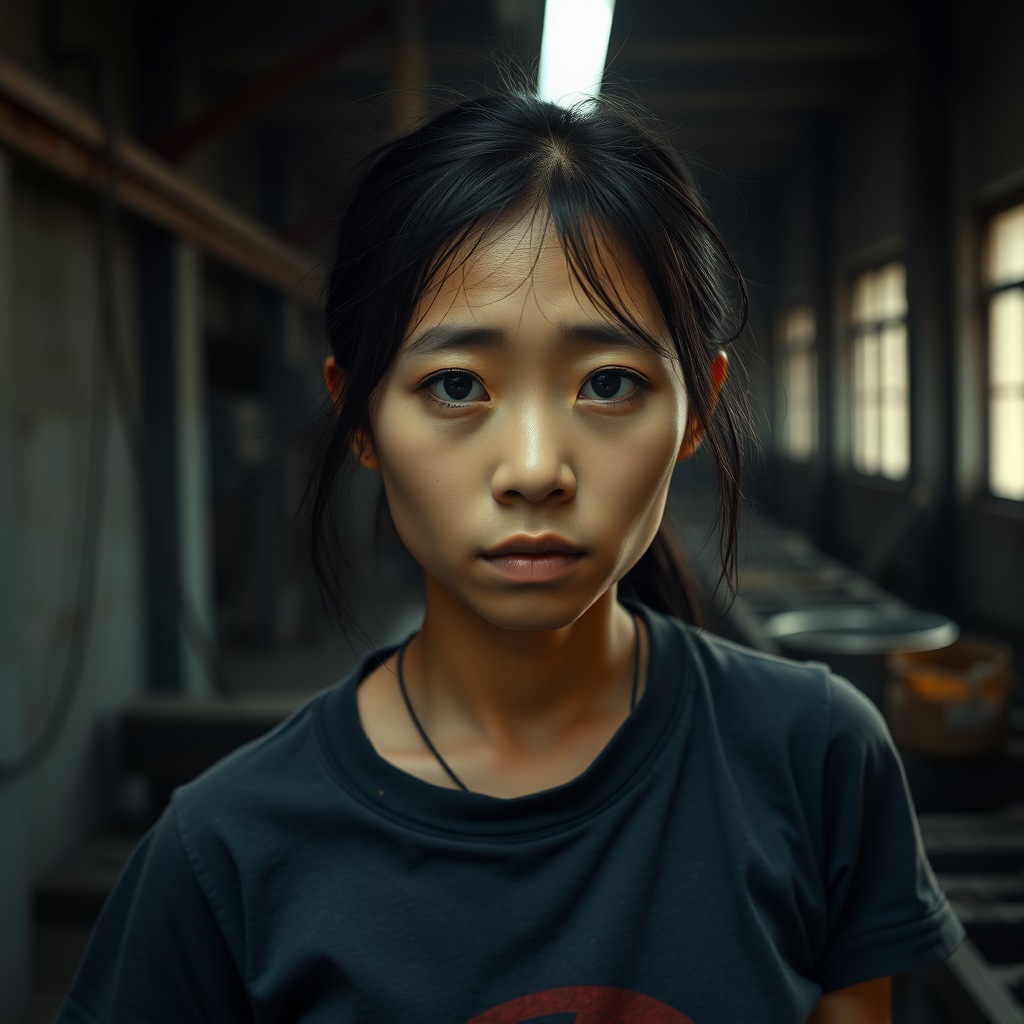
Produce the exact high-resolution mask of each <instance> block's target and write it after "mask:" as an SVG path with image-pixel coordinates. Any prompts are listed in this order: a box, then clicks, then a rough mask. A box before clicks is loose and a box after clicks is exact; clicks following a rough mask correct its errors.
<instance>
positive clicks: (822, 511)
mask: <svg viewBox="0 0 1024 1024" xmlns="http://www.w3.org/2000/svg"><path fill="white" fill-rule="evenodd" d="M812 153H813V160H814V167H813V172H812V173H813V185H812V192H811V196H810V203H811V230H812V232H813V235H812V247H813V248H812V251H813V263H812V266H813V275H814V276H813V280H812V284H811V287H812V291H813V303H814V318H815V323H816V333H817V336H816V339H815V348H816V350H817V355H818V450H817V452H816V453H815V456H814V460H813V462H812V464H811V481H812V483H811V486H812V489H813V493H812V495H811V500H812V501H813V503H814V538H815V541H816V542H817V544H818V546H819V547H820V548H822V549H823V550H825V551H830V552H834V551H835V549H836V540H837V538H836V462H837V458H838V455H839V453H838V451H837V444H836V430H835V426H836V416H837V412H838V409H839V408H840V403H839V402H838V401H837V397H838V391H839V388H840V387H841V386H842V384H843V378H844V374H842V373H841V372H840V363H839V359H840V354H841V345H840V343H841V339H840V338H839V337H838V336H837V322H836V302H835V296H836V264H835V233H834V222H835V138H834V129H833V125H832V122H831V121H830V120H825V119H822V120H821V121H820V122H819V124H818V125H817V127H816V129H815V132H814V139H813V149H812Z"/></svg>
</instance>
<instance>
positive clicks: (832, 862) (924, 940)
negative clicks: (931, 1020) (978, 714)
mask: <svg viewBox="0 0 1024 1024" xmlns="http://www.w3.org/2000/svg"><path fill="white" fill-rule="evenodd" d="M828 686H829V690H830V723H829V734H828V743H827V748H826V752H825V765H824V777H823V790H822V798H823V804H824V806H823V819H822V820H823V823H824V854H825V885H826V893H827V929H828V930H827V939H826V944H825V949H824V951H823V955H822V957H821V959H820V961H819V965H818V980H819V981H820V983H821V985H822V988H823V989H824V990H825V991H826V992H830V991H834V990H835V989H840V988H846V987H847V986H849V985H856V984H859V983H860V982H863V981H870V980H871V979H873V978H880V977H885V976H888V975H893V974H901V973H903V972H905V971H911V970H916V969H918V968H921V967H926V966H928V965H930V964H933V963H937V962H938V961H940V960H944V959H945V958H946V957H948V956H949V955H950V954H951V953H952V952H953V951H954V950H955V949H956V947H957V946H958V945H959V943H960V940H961V939H962V938H963V928H962V926H961V925H960V922H959V921H958V920H957V918H956V915H955V914H954V913H953V911H952V909H951V908H950V906H949V904H948V902H947V901H946V897H945V896H944V895H943V893H942V891H941V890H940V889H939V886H938V883H937V882H936V880H935V876H934V874H933V873H932V870H931V867H930V866H929V864H928V861H927V858H926V856H925V852H924V847H923V844H922V842H921V834H920V831H919V829H918V826H917V818H916V816H915V814H914V808H913V804H912V802H911V798H910V793H909V791H908V789H907V782H906V777H905V775H904V773H903V765H902V762H901V761H900V758H899V755H898V754H897V752H896V749H895V747H894V746H893V743H892V739H891V738H890V736H889V731H888V729H887V728H886V725H885V722H884V720H883V719H882V716H881V715H880V714H879V713H878V711H877V710H876V708H875V707H874V705H873V704H871V702H870V701H868V700H867V698H866V697H864V696H863V695H862V694H861V693H859V692H858V691H857V690H855V689H854V688H853V687H852V686H851V685H850V684H849V683H847V682H846V681H845V680H843V679H838V678H836V677H834V676H833V677H830V679H829V682H828Z"/></svg>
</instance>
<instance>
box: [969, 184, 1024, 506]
mask: <svg viewBox="0 0 1024 1024" xmlns="http://www.w3.org/2000/svg"><path fill="white" fill-rule="evenodd" d="M1018 206H1024V189H1021V190H1019V191H1015V192H1013V193H1012V194H1010V195H1008V196H1004V197H1002V199H1001V200H1000V201H999V202H998V203H992V204H989V205H987V206H986V207H985V208H984V209H982V210H981V211H980V214H981V215H980V217H979V220H980V224H979V237H980V242H981V244H980V245H979V246H978V248H977V257H976V259H975V261H974V262H975V269H976V273H977V277H976V280H977V282H978V292H977V295H978V307H979V308H978V320H979V322H980V324H981V332H980V333H981V338H980V342H981V345H980V348H981V353H980V355H981V359H980V363H981V379H980V382H979V383H980V391H981V396H980V397H981V409H980V411H981V418H982V424H981V437H982V445H981V448H982V453H981V454H982V460H983V472H982V475H981V491H982V494H983V495H984V497H985V501H986V503H988V504H990V505H991V506H993V508H994V509H996V510H998V511H1000V512H1003V513H1009V514H1010V515H1011V517H1012V518H1022V519H1024V498H1010V497H1007V496H1006V495H1003V494H996V493H995V492H993V490H992V482H991V466H992V417H991V413H992V407H991V402H992V376H991V374H992V334H991V331H992V323H991V320H992V299H993V298H994V297H995V296H996V295H998V294H999V293H1000V292H1007V291H1012V290H1013V289H1018V288H1019V289H1020V290H1021V291H1022V292H1024V277H1022V278H1021V279H1019V280H1015V281H1010V282H1007V283H1004V284H998V285H993V284H990V283H989V268H988V261H989V243H990V239H991V232H992V222H993V221H994V220H995V219H996V218H997V217H998V216H1000V214H1003V213H1006V212H1007V211H1008V210H1012V209H1014V208H1015V207H1018Z"/></svg>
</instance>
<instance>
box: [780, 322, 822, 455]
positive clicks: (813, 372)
mask: <svg viewBox="0 0 1024 1024" xmlns="http://www.w3.org/2000/svg"><path fill="white" fill-rule="evenodd" d="M816 334H817V331H816V327H815V319H814V310H813V309H811V307H810V306H794V307H793V308H792V309H790V310H788V311H787V312H786V313H785V315H784V316H783V317H782V319H781V321H780V323H779V348H780V356H781V367H780V369H781V371H782V372H781V382H782V390H783V401H782V403H781V406H780V408H781V412H782V415H781V419H780V423H779V429H780V436H781V441H782V451H783V453H784V454H785V455H786V456H787V457H788V458H790V459H792V460H793V461H794V462H805V461H806V460H807V459H809V458H811V456H813V455H814V453H815V452H816V451H817V449H818V354H817V352H816V351H815V347H814V346H815V340H816Z"/></svg>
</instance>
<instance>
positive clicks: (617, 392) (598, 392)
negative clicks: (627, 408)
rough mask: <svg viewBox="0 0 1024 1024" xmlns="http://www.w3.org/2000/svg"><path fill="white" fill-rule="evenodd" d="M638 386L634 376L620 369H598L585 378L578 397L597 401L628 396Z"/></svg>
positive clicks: (638, 383)
mask: <svg viewBox="0 0 1024 1024" xmlns="http://www.w3.org/2000/svg"><path fill="white" fill-rule="evenodd" d="M639 386H640V382H639V381H638V380H636V378H635V377H633V376H631V375H629V374H625V373H623V372H622V371H621V370H599V371H598V372H597V373H595V374H594V375H593V376H592V377H590V378H588V379H587V382H586V384H584V385H583V387H582V389H581V390H580V397H581V398H589V399H591V400H596V401H599V402H606V401H609V400H610V399H617V398H628V397H629V396H630V395H632V394H633V392H634V391H636V389H637V388H638V387H639Z"/></svg>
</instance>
